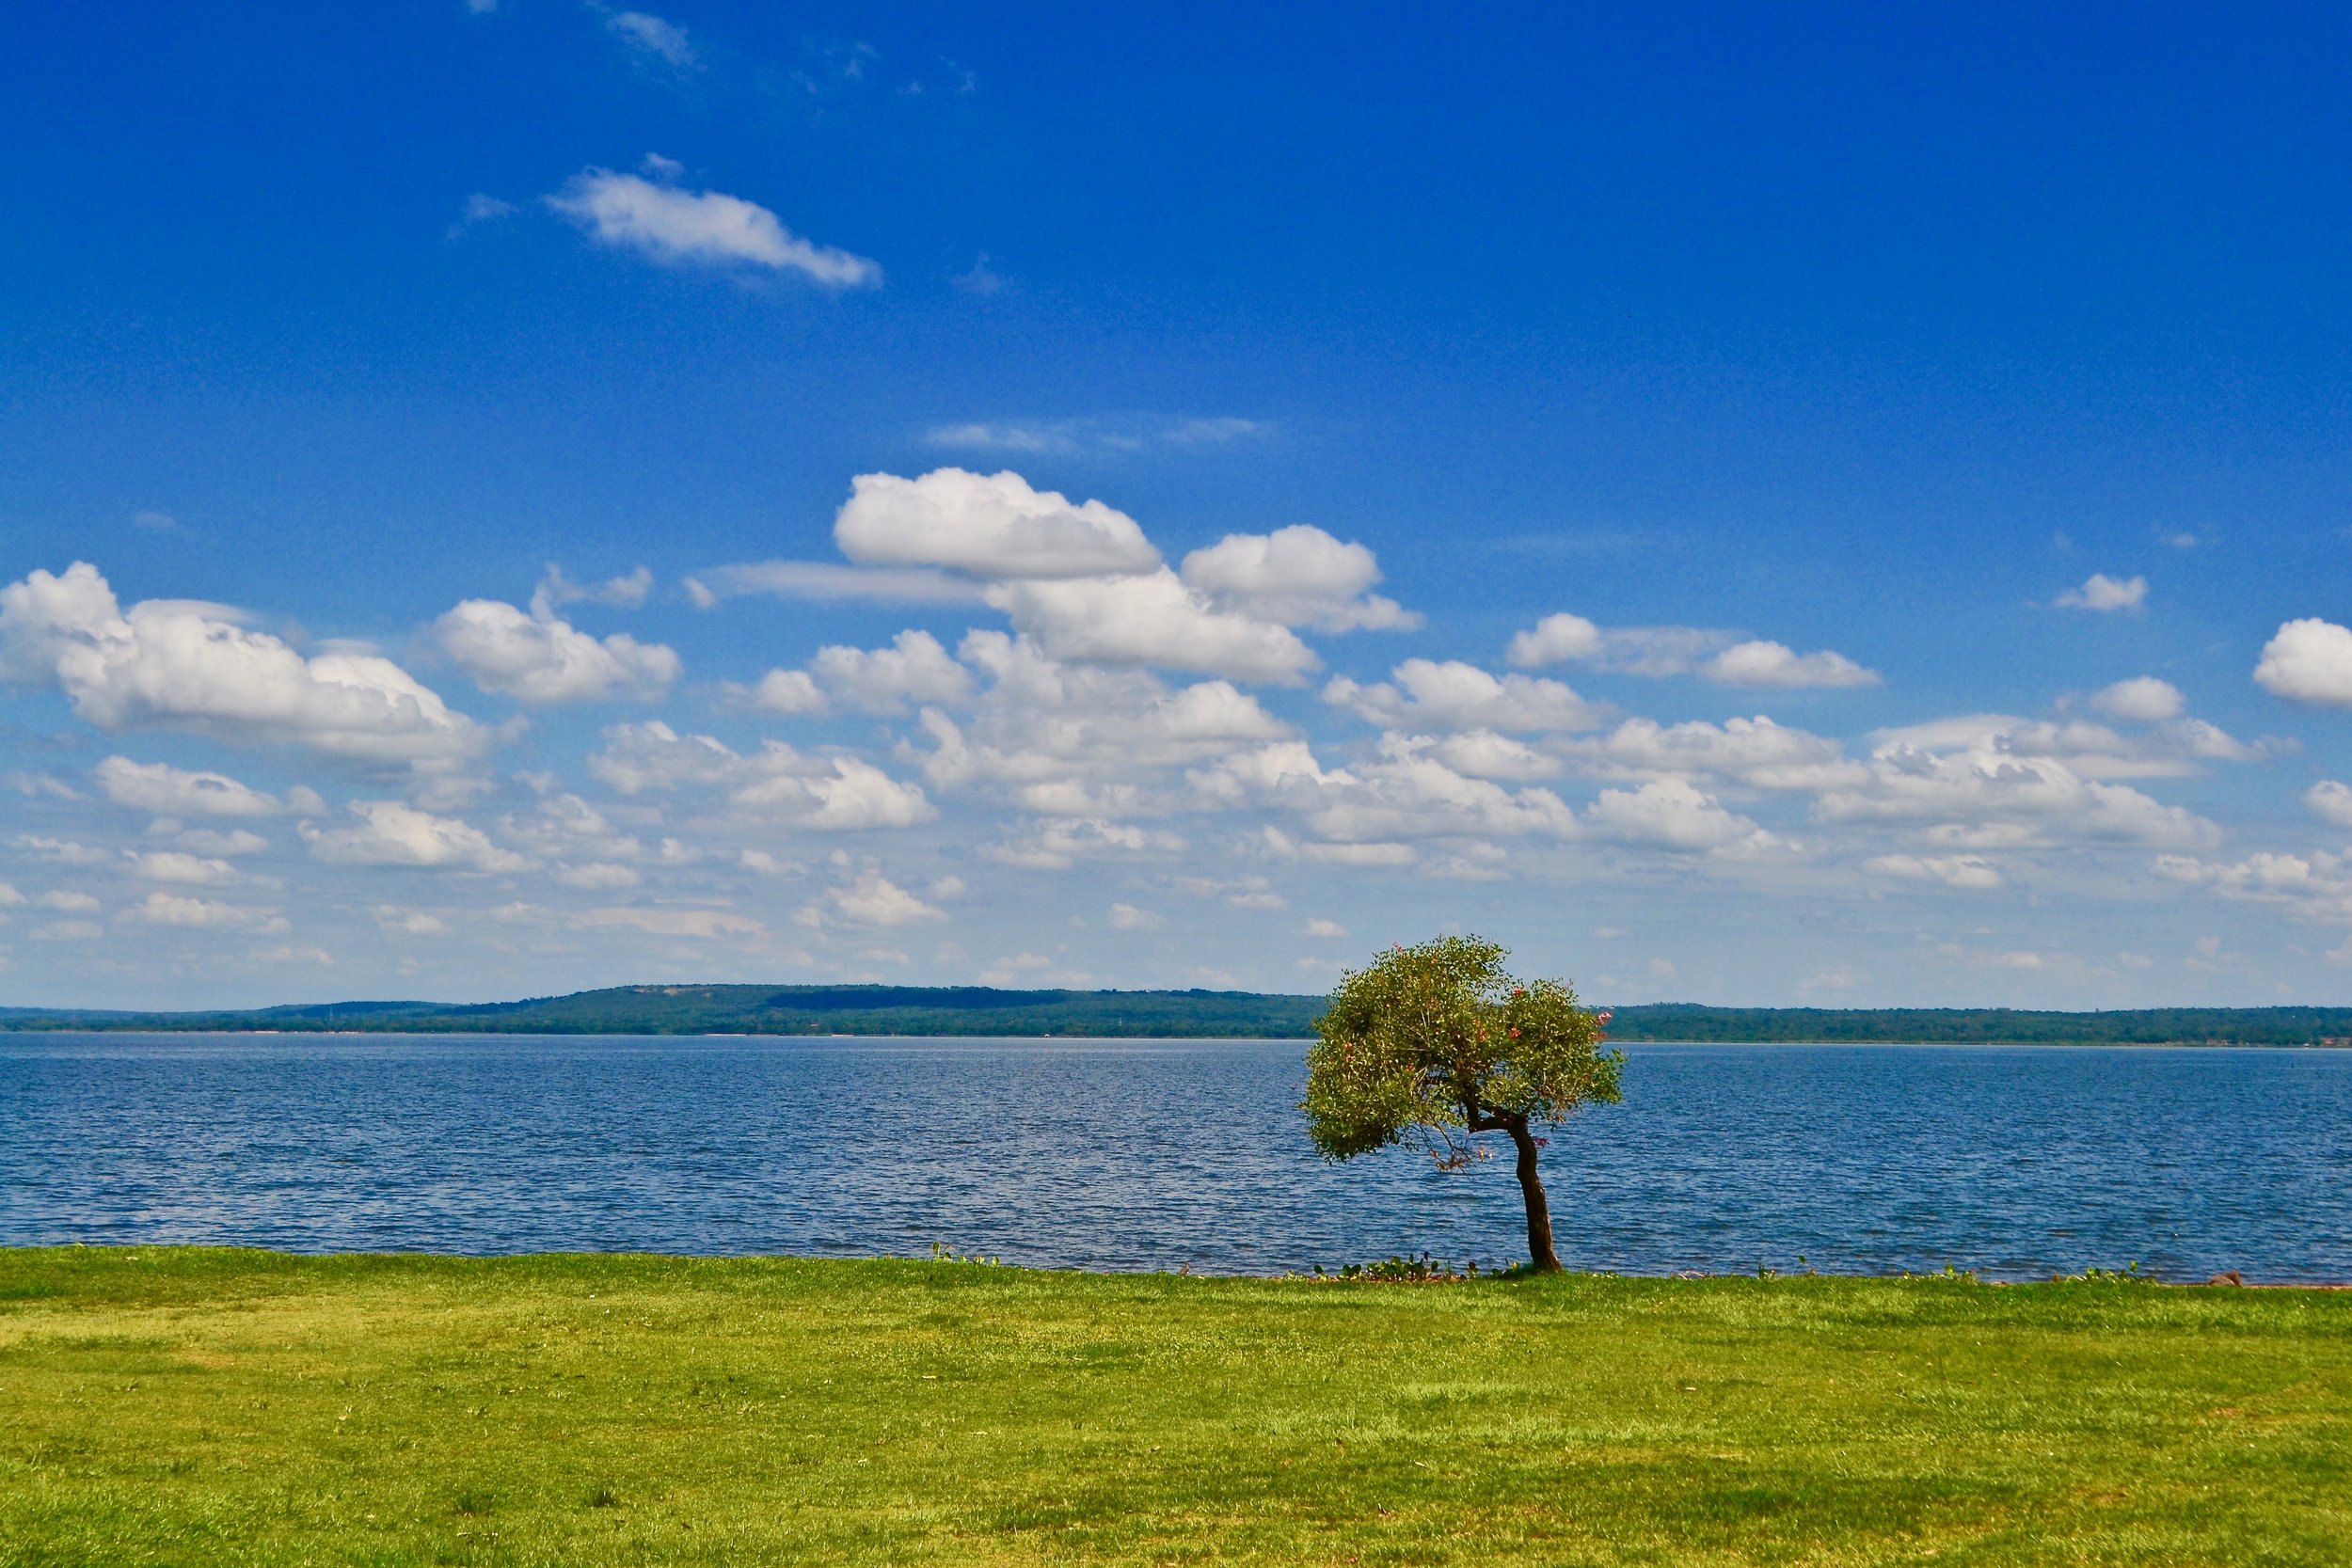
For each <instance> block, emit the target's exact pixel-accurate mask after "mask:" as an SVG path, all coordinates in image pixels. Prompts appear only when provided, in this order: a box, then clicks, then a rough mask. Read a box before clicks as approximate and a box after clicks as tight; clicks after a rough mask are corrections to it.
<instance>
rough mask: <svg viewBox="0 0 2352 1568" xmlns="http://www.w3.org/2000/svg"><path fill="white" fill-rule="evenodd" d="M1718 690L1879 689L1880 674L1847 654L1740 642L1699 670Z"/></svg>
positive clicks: (1776, 644) (1709, 660) (1768, 643)
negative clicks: (1766, 688)
mask: <svg viewBox="0 0 2352 1568" xmlns="http://www.w3.org/2000/svg"><path fill="white" fill-rule="evenodd" d="M1699 673H1701V674H1704V675H1705V676H1706V677H1707V678H1708V680H1711V681H1713V682H1715V683H1716V684H1717V685H1718V686H1781V687H1803V686H1876V685H1878V684H1879V673H1878V672H1877V671H1875V670H1866V669H1864V668H1863V667H1862V666H1861V665H1859V664H1856V663H1855V662H1854V661H1853V660H1852V659H1850V658H1848V657H1846V656H1845V655H1844V654H1837V653H1831V652H1828V651H1827V650H1823V651H1822V652H1820V653H1814V654H1799V653H1797V652H1796V651H1795V650H1794V649H1792V648H1790V647H1788V645H1787V644H1785V643H1780V642H1761V641H1751V642H1740V643H1737V644H1735V645H1733V646H1731V647H1728V648H1725V649H1724V651H1723V652H1722V653H1720V654H1717V655H1716V656H1715V657H1713V658H1711V659H1708V661H1707V662H1706V663H1705V664H1704V665H1702V666H1700V672H1699Z"/></svg>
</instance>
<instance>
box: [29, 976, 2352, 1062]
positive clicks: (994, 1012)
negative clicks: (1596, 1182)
mask: <svg viewBox="0 0 2352 1568" xmlns="http://www.w3.org/2000/svg"><path fill="white" fill-rule="evenodd" d="M1322 1010H1323V998H1322V997H1320V996H1297V995H1285V994H1279V993H1260V992H1252V991H1215V990H1091V991H1081V990H997V989H995V988H993V987H986V986H938V987H922V986H806V985H802V986H753V985H710V986H686V985H671V986H619V987H612V988H608V989H605V990H591V991H579V992H575V993H572V994H570V995H565V996H550V997H533V998H527V999H524V1000H521V1001H516V1002H490V1003H473V1004H452V1003H438V1002H418V1001H391V1002H335V1003H313V1004H296V1005H293V1006H276V1007H256V1008H216V1009H203V1010H192V1011H184V1012H164V1011H152V1012H139V1011H131V1010H127V1009H123V1010H118V1009H100V1008H73V1007H0V1033H28V1032H38V1033H56V1034H68V1033H71V1034H119V1033H151V1034H254V1035H259V1034H274V1035H298V1034H332V1035H379V1034H400V1035H608V1036H644V1037H660V1036H675V1037H723V1036H760V1037H795V1038H823V1037H833V1036H840V1037H855V1038H954V1037H988V1038H1000V1039H1001V1038H1016V1039H1049V1038H1050V1039H1103V1040H1115V1039H1303V1038H1306V1037H1310V1036H1311V1035H1312V1033H1313V1023H1314V1019H1315V1017H1316V1015H1317V1014H1319V1013H1320V1012H1321V1011H1322ZM1612 1012H1613V1017H1612V1020H1611V1022H1610V1025H1609V1033H1610V1036H1611V1037H1612V1038H1613V1039H1615V1040H1617V1041H1619V1042H1621V1043H1626V1044H1634V1043H1643V1044H1689V1045H2133V1046H2281V1047H2296V1048H2303V1049H2330V1048H2344V1047H2352V1007H2317V1006H2290V1007H2145V1008H2128V1009H2117V1010H2111V1011H2103V1012H2058V1011H2040V1010H2033V1009H2025V1008H2010V1007H1857V1008H1828V1007H1717V1006H1697V1005H1694V1004H1688V1003H1646V1004H1641V1005H1637V1006H1621V1007H1616V1008H1613V1009H1612Z"/></svg>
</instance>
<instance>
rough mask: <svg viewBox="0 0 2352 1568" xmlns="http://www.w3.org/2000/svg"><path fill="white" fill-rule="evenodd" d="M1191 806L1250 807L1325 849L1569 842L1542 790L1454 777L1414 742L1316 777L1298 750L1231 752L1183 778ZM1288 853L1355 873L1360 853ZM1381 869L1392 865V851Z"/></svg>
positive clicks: (1562, 814) (1562, 810) (1565, 811)
mask: <svg viewBox="0 0 2352 1568" xmlns="http://www.w3.org/2000/svg"><path fill="white" fill-rule="evenodd" d="M1186 777H1187V780H1188V781H1189V782H1190V783H1191V784H1192V786H1193V789H1194V791H1195V792H1196V795H1197V796H1198V798H1199V799H1200V800H1201V801H1202V802H1203V803H1204V804H1209V805H1215V806H1225V807H1232V806H1238V805H1244V804H1258V805H1264V806H1269V807H1273V808H1275V809H1279V810H1282V811H1286V812H1289V813H1292V814H1295V816H1297V818H1298V821H1299V823H1300V825H1301V826H1302V827H1304V828H1305V830H1306V831H1307V832H1308V833H1309V835H1311V838H1312V839H1314V840H1319V841H1321V842H1322V843H1324V844H1329V845H1340V844H1349V845H1375V844H1378V845H1404V844H1409V843H1412V842H1415V841H1419V840H1424V839H1431V838H1452V837H1464V836H1493V837H1518V836H1523V835H1526V834H1541V835H1545V836H1549V837H1554V838H1572V837H1575V836H1576V835H1577V833H1578V832H1579V831H1580V830H1579V826H1578V823H1577V819H1576V814H1575V813H1574V812H1573V811H1571V810H1570V809H1569V808H1568V806H1567V805H1566V804H1565V802H1563V801H1562V800H1560V798H1559V797H1558V796H1556V795H1554V794H1552V793H1551V792H1550V791H1549V790H1547V789H1536V788H1527V789H1520V790H1511V789H1506V788H1504V787H1503V786H1502V785H1501V784H1496V783H1494V782H1493V781H1492V780H1488V779H1474V778H1470V777H1468V776H1466V775H1464V774H1461V773H1458V772H1455V771H1454V769H1453V768H1448V767H1447V766H1446V765H1445V764H1444V763H1443V762H1441V761H1439V760H1438V758H1437V757H1436V756H1434V755H1432V754H1431V748H1430V746H1429V743H1428V742H1427V741H1426V740H1424V739H1422V738H1420V737H1416V736H1396V735H1390V736H1382V737H1381V741H1380V750H1379V754H1378V755H1377V757H1376V758H1375V760H1373V761H1371V762H1368V763H1365V764H1363V765H1362V766H1360V767H1357V768H1328V769H1327V768H1324V767H1323V766H1322V765H1321V764H1320V763H1319V762H1318V761H1317V760H1316V759H1315V757H1314V755H1313V753H1312V752H1310V751H1309V750H1308V748H1307V747H1306V746H1305V745H1304V744H1303V743H1300V742H1297V741H1287V742H1281V743H1278V744H1274V745H1267V746H1260V747H1256V748H1253V749H1252V750H1249V751H1247V752H1234V753H1232V754H1231V755H1228V756H1225V757H1223V758H1220V759H1218V760H1217V761H1216V763H1214V764H1213V765H1211V766H1209V767H1206V768H1195V769H1193V770H1191V771H1190V772H1189V773H1187V775H1186ZM1296 852H1297V853H1299V854H1302V855H1305V856H1307V857H1308V858H1329V859H1333V860H1339V861H1355V862H1357V863H1361V862H1362V860H1363V858H1364V857H1363V856H1362V855H1361V854H1360V853H1354V854H1333V855H1329V856H1324V855H1320V854H1318V853H1317V852H1316V851H1315V849H1314V847H1313V845H1311V844H1303V845H1300V846H1298V847H1297V849H1296ZM1380 854H1385V855H1387V856H1388V858H1387V859H1386V860H1382V861H1381V862H1380V863H1396V862H1397V857H1396V856H1395V855H1394V854H1393V852H1391V851H1381V852H1377V854H1376V855H1375V858H1377V856H1378V855H1380Z"/></svg>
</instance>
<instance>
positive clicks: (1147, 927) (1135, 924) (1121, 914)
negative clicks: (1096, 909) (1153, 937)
mask: <svg viewBox="0 0 2352 1568" xmlns="http://www.w3.org/2000/svg"><path fill="white" fill-rule="evenodd" d="M1167 924H1168V921H1167V920H1166V919H1165V918H1164V917H1162V916H1160V915H1156V914H1153V913H1152V911H1150V910H1139V909H1137V908H1136V906H1134V905H1133V904H1113V905H1112V906H1111V929H1112V930H1114V931H1156V930H1158V929H1159V928H1160V927H1163V926H1165V925H1167Z"/></svg>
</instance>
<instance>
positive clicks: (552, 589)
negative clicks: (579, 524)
mask: <svg viewBox="0 0 2352 1568" xmlns="http://www.w3.org/2000/svg"><path fill="white" fill-rule="evenodd" d="M652 593H653V570H652V568H650V567H646V566H637V567H632V568H631V569H630V570H628V571H627V572H624V573H622V574H621V575H620V576H619V577H614V578H605V579H604V580H603V581H602V582H574V581H572V579H571V578H567V577H565V576H564V568H563V567H561V566H558V565H556V564H554V563H553V562H549V563H548V575H547V576H546V577H544V578H540V579H539V587H538V590H537V592H535V593H533V594H532V596H531V598H532V606H533V607H534V608H535V607H536V606H538V605H540V604H542V603H545V604H548V605H567V604H580V603H582V602H583V601H584V602H586V603H588V604H600V605H610V606H612V608H614V609H615V610H635V609H637V608H638V607H639V606H641V605H643V604H644V602H645V599H646V597H647V596H648V595H649V594H652Z"/></svg>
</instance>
